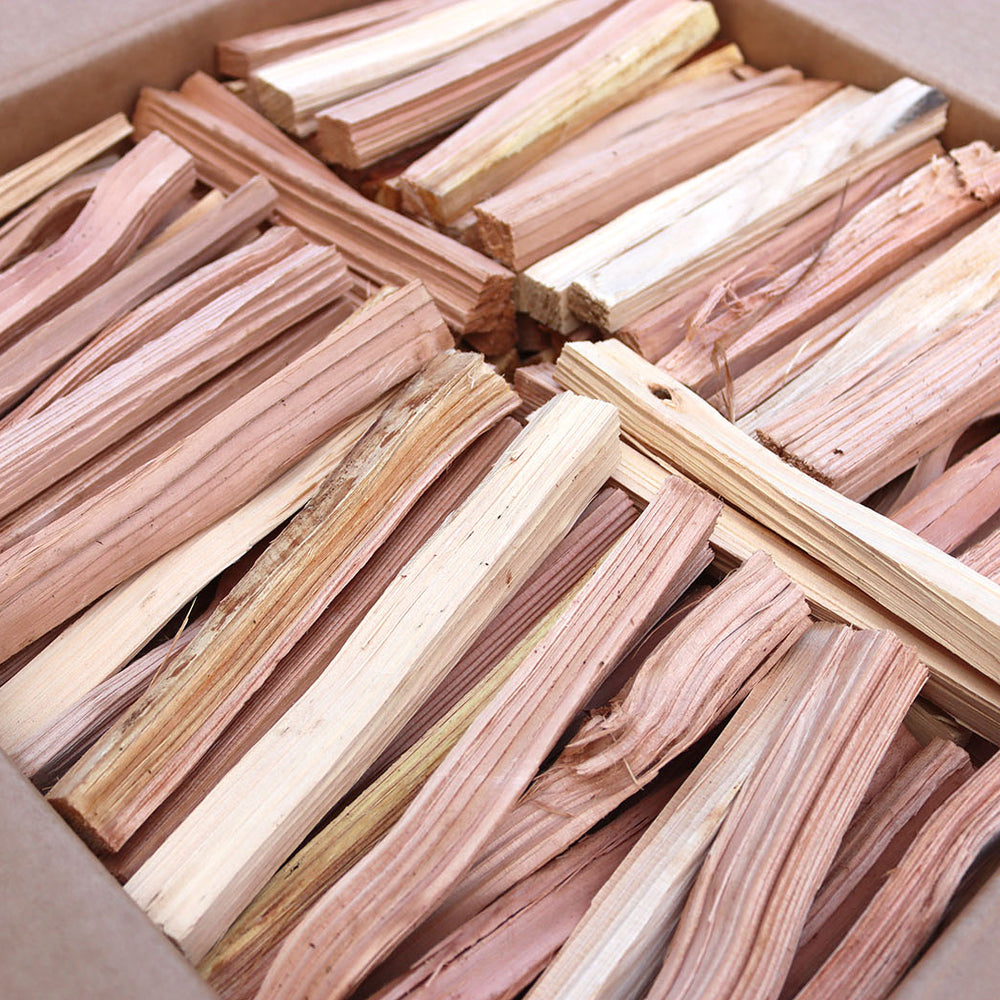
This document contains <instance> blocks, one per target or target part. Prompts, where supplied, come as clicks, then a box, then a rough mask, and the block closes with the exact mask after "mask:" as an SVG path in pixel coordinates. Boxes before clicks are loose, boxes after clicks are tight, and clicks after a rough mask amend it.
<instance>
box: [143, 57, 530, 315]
mask: <svg viewBox="0 0 1000 1000" xmlns="http://www.w3.org/2000/svg"><path fill="white" fill-rule="evenodd" d="M135 119H136V128H137V129H138V131H139V133H140V134H145V133H146V132H147V131H148V130H150V129H151V128H160V129H163V130H164V131H166V132H168V133H170V134H172V135H174V136H175V137H176V138H177V141H178V142H180V143H181V144H182V145H184V146H185V147H186V148H188V149H190V150H191V151H192V153H193V155H194V156H195V158H196V159H197V161H198V167H199V171H201V172H202V173H203V174H204V175H205V176H206V177H208V178H210V179H211V181H212V183H213V184H215V185H216V186H218V187H221V188H222V189H223V190H227V191H228V190H232V189H233V188H234V187H236V186H238V185H239V184H242V183H245V182H246V181H247V179H248V178H249V177H251V176H253V175H254V174H258V173H259V174H261V175H263V176H265V177H266V178H267V179H268V180H269V181H270V182H271V183H272V184H273V185H274V187H275V189H276V190H277V191H278V213H279V215H280V216H281V217H282V218H284V219H285V220H287V221H288V222H291V223H292V224H294V225H298V226H299V227H300V228H301V229H303V230H304V231H305V232H307V233H309V234H310V235H311V236H313V237H315V238H316V239H318V240H319V241H321V242H325V243H335V244H336V246H337V248H338V249H339V250H340V251H341V252H342V253H343V254H344V257H345V258H346V259H347V262H348V263H349V264H350V265H351V267H352V268H353V269H354V270H355V271H357V272H358V273H359V274H361V275H363V276H364V277H366V278H367V279H369V280H372V281H374V282H375V283H376V284H382V283H383V282H390V283H396V282H399V281H400V280H401V279H408V278H420V279H421V280H423V281H424V283H425V284H426V286H427V289H428V291H430V293H431V294H432V295H433V296H434V298H435V300H436V301H437V302H438V304H439V305H440V307H441V309H442V311H443V312H444V315H445V319H446V320H447V321H448V322H449V323H450V324H451V325H452V326H453V327H454V328H455V329H456V330H457V331H458V332H459V333H474V332H478V331H491V330H494V329H500V328H503V327H504V326H510V325H511V324H513V321H514V311H513V303H512V301H511V290H512V286H513V275H511V273H510V272H509V271H508V270H507V269H506V268H504V267H502V266H501V265H499V264H497V263H496V262H495V261H491V260H490V259H489V258H488V257H485V256H483V255H482V254H479V253H476V252H475V251H473V250H469V249H468V248H467V247H462V246H459V245H457V244H456V243H455V242H454V241H453V240H450V239H448V238H447V237H446V236H442V235H441V234H436V233H434V232H431V231H429V230H428V229H427V228H426V227H425V226H421V225H420V224H419V223H416V222H413V221H412V220H408V219H405V218H403V217H402V216H400V215H398V214H397V213H395V212H391V211H389V210H388V209H384V208H382V207H381V206H379V205H375V204H374V203H373V202H370V201H368V200H367V199H366V198H364V197H363V196H362V195H360V194H358V192H356V191H354V190H353V189H352V188H350V187H348V186H347V185H346V184H344V183H343V182H341V181H340V180H339V179H338V178H337V177H335V176H334V175H333V174H332V173H331V172H330V171H329V170H328V169H327V168H325V167H324V166H323V165H322V164H321V163H320V162H319V161H318V160H315V159H313V158H312V157H311V156H310V155H309V154H308V153H306V152H305V150H303V149H302V148H301V147H299V146H298V145H296V144H295V143H294V142H293V141H292V140H290V139H288V138H287V137H286V136H283V135H282V134H281V133H280V132H279V131H278V130H277V129H275V128H274V127H273V126H271V125H270V124H269V123H268V122H267V121H266V120H265V119H263V118H261V116H260V115H258V114H256V113H255V112H253V111H251V110H250V109H249V108H247V107H246V106H245V105H243V104H242V103H241V102H240V101H239V99H238V98H235V97H233V96H232V95H231V94H229V93H228V92H227V91H226V89H225V88H224V87H221V86H220V85H219V84H217V83H215V82H214V81H212V80H211V79H209V78H208V77H206V76H205V75H204V74H196V75H195V76H193V77H191V78H189V79H188V80H187V81H186V83H185V84H184V87H183V93H182V94H180V95H178V94H167V93H164V92H162V91H155V90H149V89H147V90H144V91H143V92H142V94H141V95H140V98H139V103H138V105H137V106H136V112H135ZM223 137H224V138H223Z"/></svg>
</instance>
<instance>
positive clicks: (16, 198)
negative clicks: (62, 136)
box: [0, 114, 132, 219]
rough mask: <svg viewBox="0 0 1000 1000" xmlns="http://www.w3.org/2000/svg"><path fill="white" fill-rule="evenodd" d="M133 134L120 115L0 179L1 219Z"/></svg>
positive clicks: (61, 144)
mask: <svg viewBox="0 0 1000 1000" xmlns="http://www.w3.org/2000/svg"><path fill="white" fill-rule="evenodd" d="M131 134H132V126H131V124H129V120H128V119H127V118H126V117H125V115H123V114H116V115H112V116H111V117H110V118H105V119H104V121H102V122H98V123H97V124H96V125H94V126H92V127H91V128H89V129H87V130H86V131H85V132H81V133H80V134H79V135H75V136H73V137H72V138H70V139H67V140H66V141H65V142H61V143H60V144H59V145H58V146H54V147H53V148H52V149H50V150H48V152H45V153H42V154H41V155H40V156H36V157H35V158H34V159H33V160H29V161H28V162H27V163H25V164H23V165H22V166H20V167H16V168H15V169H14V170H11V171H10V172H9V173H6V174H4V175H3V176H2V177H0V219H2V218H5V217H6V216H8V215H10V213H11V212H13V211H15V210H16V209H18V208H20V207H21V206H22V205H26V204H27V203H28V202H29V201H31V199H32V198H35V197H37V196H38V195H40V194H41V193H42V192H43V191H45V190H47V189H48V188H50V187H51V186H52V185H53V184H55V183H56V182H57V181H60V180H62V179H63V178H64V177H66V176H68V175H69V174H71V173H73V171H74V170H76V169H78V168H79V167H82V166H83V165H84V164H85V163H89V162H90V161H91V160H93V159H94V158H95V157H97V156H100V154H101V153H103V152H105V151H106V150H109V149H110V148H111V147H112V146H114V145H115V143H117V142H121V140H122V139H126V138H128V136H130V135H131Z"/></svg>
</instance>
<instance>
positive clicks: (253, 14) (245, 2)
mask: <svg viewBox="0 0 1000 1000" xmlns="http://www.w3.org/2000/svg"><path fill="white" fill-rule="evenodd" d="M356 5H357V0H339V2H338V0H283V2H282V3H273V2H268V0H187V2H174V3H173V4H171V3H169V2H168V3H166V4H164V2H163V0H128V2H127V3H126V2H125V0H118V2H117V3H116V2H114V0H59V2H50V3H43V4H37V3H30V2H29V0H16V9H12V10H7V11H5V18H4V32H3V35H2V37H0V136H2V141H0V171H4V170H7V169H10V168H11V167H13V166H16V165H18V164H19V163H22V162H23V161H24V160H26V159H28V158H30V157H31V156H35V155H37V154H38V153H40V152H42V151H44V150H46V149H48V148H50V147H51V146H53V145H55V144H56V143H57V142H60V141H62V140H63V139H65V138H67V137H69V136H71V135H74V134H76V133H77V132H79V131H81V130H82V129H84V128H86V127H88V126H90V125H92V124H94V122H96V121H98V120H100V119H101V118H103V117H106V116H107V115H109V114H111V113H113V112H115V111H119V110H122V109H124V110H127V111H128V110H131V107H132V104H133V103H134V100H135V97H136V95H137V94H138V90H139V87H140V86H141V85H144V84H148V85H154V86H162V87H174V86H176V85H177V84H178V83H179V82H180V81H181V80H182V79H183V78H184V77H185V76H186V75H187V74H189V73H190V72H192V71H194V70H195V69H211V68H212V58H213V57H212V49H213V45H214V43H215V42H216V41H218V40H221V39H223V38H228V37H233V36H235V35H238V34H242V33H244V32H248V31H255V30H258V29H259V28H262V27H267V26H270V25H273V24H281V23H289V22H292V21H297V20H304V19H307V18H310V17H316V16H319V15H321V14H324V13H330V12H332V11H335V10H339V9H342V8H344V7H348V6H356ZM716 7H717V8H718V10H719V13H720V16H721V18H722V22H723V30H724V32H725V34H726V36H727V37H729V38H733V39H736V40H738V41H739V43H740V44H741V46H742V47H743V49H744V51H745V53H746V54H747V58H748V59H749V60H750V61H751V62H753V63H754V64H756V65H759V66H761V67H762V68H768V67H771V66H776V65H780V64H782V63H786V62H787V63H791V64H793V65H796V66H798V67H800V68H802V69H804V70H805V71H807V72H808V73H810V74H812V75H815V76H827V77H830V78H833V79H841V80H846V81H849V82H851V83H856V84H858V85H860V86H865V87H881V86H885V85H886V84H887V83H889V82H891V81H892V80H893V79H895V78H896V77H898V76H899V75H901V74H906V75H910V76H914V77H916V78H918V79H920V80H922V81H924V82H926V83H930V84H932V85H934V86H936V87H938V88H939V89H941V90H942V91H943V92H944V93H946V94H947V95H948V96H949V98H950V99H951V109H950V114H949V129H948V132H947V134H946V139H947V142H948V143H949V144H952V145H958V144H961V143H965V142H969V141H971V140H972V139H977V138H978V139H985V140H987V141H989V142H991V143H992V144H994V145H1000V74H997V73H996V72H995V68H994V66H995V63H994V49H995V47H996V46H995V43H996V42H997V41H998V40H1000V5H995V4H994V3H992V2H991V0H964V2H963V4H961V5H960V7H957V8H956V6H949V5H947V4H940V3H935V2H934V0H894V2H893V4H891V5H889V4H885V5H883V4H877V3H871V2H870V0H837V2H836V3H829V0H716ZM42 53H44V61H42V60H40V59H39V55H40V54H42ZM0 878H2V882H0V885H2V891H3V897H2V902H0V990H2V993H3V996H4V997H5V998H9V1000H29V998H30V1000H38V998H45V1000H62V998H67V1000H69V998H73V1000H90V998H91V997H93V998H97V997H100V998H102V1000H117V998H121V1000H126V998H128V1000H131V998H143V1000H159V998H160V997H162V998H164V1000H167V998H170V1000H188V998H190V1000H204V998H205V997H208V996H210V995H211V993H210V991H208V990H207V988H206V987H205V986H204V985H203V984H202V983H201V982H200V980H199V979H198V977H197V976H196V974H195V973H194V972H193V971H192V970H191V969H190V967H189V966H188V965H187V963H186V962H185V961H184V959H183V958H182V957H181V956H180V954H179V953H178V952H177V951H176V950H175V949H174V948H173V946H172V945H170V944H169V942H167V940H166V939H165V938H164V937H163V936H162V935H161V934H159V932H157V931H156V930H155V929H154V928H153V927H152V925H151V924H149V923H148V921H147V920H146V919H145V917H144V916H143V914H142V913H141V912H140V911H139V910H138V909H137V908H136V907H134V906H133V904H132V903H131V902H130V900H129V899H128V897H127V896H126V895H125V894H124V893H123V892H122V891H121V889H120V888H119V887H118V886H117V883H115V882H114V881H113V880H112V879H111V878H110V877H109V876H108V875H107V874H106V873H105V872H104V869H103V868H102V867H101V865H100V864H99V863H98V862H97V861H96V859H94V857H93V856H92V855H90V853H89V852H88V851H87V849H86V848H85V847H84V846H83V845H82V843H81V842H79V841H78V840H77V839H76V838H75V836H74V835H73V834H72V833H71V832H70V831H69V829H68V828H67V827H66V826H65V825H64V824H63V822H62V820H61V819H59V817H58V816H57V815H56V814H55V813H54V812H53V811H51V810H50V809H49V808H48V806H47V805H46V804H45V803H44V802H43V800H42V799H41V798H40V797H39V796H38V794H37V793H36V792H35V791H34V790H33V789H32V787H31V786H30V785H29V784H28V783H27V782H25V781H24V779H23V778H21V777H20V775H19V774H17V772H16V771H15V769H14V768H13V767H12V765H11V764H10V763H9V762H8V761H7V760H6V759H5V758H3V757H2V755H0ZM998 920H1000V878H993V879H992V880H991V881H990V882H988V883H987V885H986V886H985V887H984V888H983V889H982V890H981V891H980V892H979V894H978V895H977V896H976V897H975V898H974V899H973V901H972V902H971V903H970V904H969V905H968V906H967V907H966V908H965V910H964V911H963V912H962V913H961V914H960V915H959V917H958V918H957V919H956V920H955V921H954V922H953V924H952V925H951V926H950V927H949V928H948V929H947V931H946V932H945V933H944V934H943V935H942V937H941V939H940V940H939V941H938V942H937V943H936V944H935V945H934V946H933V947H932V948H931V949H929V951H928V952H927V954H926V955H925V956H924V958H923V959H922V960H921V961H920V962H919V963H918V964H917V966H916V967H915V968H914V969H913V970H912V971H911V973H910V974H909V976H908V977H907V978H906V980H905V981H904V982H903V984H902V985H901V986H900V987H899V989H898V990H897V992H896V993H895V994H894V1000H938V998H940V1000H946V998H947V1000H950V998H952V997H954V996H961V997H963V1000H980V998H981V1000H992V998H993V997H995V996H996V994H997V989H996V983H997V982H998V981H1000V953H998V952H997V949H996V948H995V947H993V946H992V945H993V944H994V940H993V939H994V932H993V928H994V927H995V926H996V924H997V922H998Z"/></svg>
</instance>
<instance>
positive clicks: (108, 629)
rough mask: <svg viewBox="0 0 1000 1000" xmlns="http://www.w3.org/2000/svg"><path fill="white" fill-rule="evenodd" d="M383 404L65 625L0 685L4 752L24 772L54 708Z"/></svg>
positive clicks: (256, 530) (303, 496)
mask: <svg viewBox="0 0 1000 1000" xmlns="http://www.w3.org/2000/svg"><path fill="white" fill-rule="evenodd" d="M380 408H381V407H380V404H376V406H375V407H369V408H368V409H367V410H365V411H364V412H362V413H361V414H359V415H358V416H357V417H355V418H353V419H351V420H349V421H347V422H346V423H345V424H344V425H343V426H342V427H340V428H338V429H337V431H336V432H335V433H334V434H333V435H332V436H331V437H330V438H329V440H327V441H324V442H322V443H321V444H320V445H319V446H318V447H317V448H316V449H315V450H314V451H313V452H311V453H310V454H309V455H307V456H306V457H305V458H304V459H302V460H301V461H300V462H299V463H298V464H296V465H295V466H294V467H293V468H291V469H289V471H288V472H286V473H285V474H284V475H283V476H281V478H279V479H278V480H277V481H275V482H274V483H272V484H271V485H270V486H268V487H266V488H265V489H263V490H262V491H261V492H260V493H258V494H257V495H256V496H254V497H252V498H251V499H250V500H248V501H247V502H246V503H245V504H243V505H242V506H241V507H239V508H238V509H237V510H235V511H233V512H232V513H231V514H229V515H227V516H226V517H223V518H221V519H220V520H219V521H217V522H216V523H214V524H212V525H210V526H209V527H207V528H205V529H204V530H203V531H201V532H199V533H198V534H197V535H195V536H193V537H192V538H190V539H188V540H187V541H186V542H184V543H182V544H181V545H179V546H178V547H177V548H175V549H172V550H171V551H170V552H167V553H166V554H165V555H163V556H161V557H160V558H159V559H157V560H156V561H155V562H153V563H151V564H150V565H149V566H147V567H146V569H144V570H142V571H141V572H140V573H137V574H136V575H135V576H134V577H132V579H130V580H126V581H125V582H124V583H121V584H119V585H118V586H117V587H116V588H115V589H114V590H112V591H110V593H108V594H105V596H104V597H102V598H101V599H100V600H99V601H97V602H96V603H94V604H93V605H91V607H89V608H88V609H87V610H86V611H84V612H83V614H81V615H80V616H79V617H78V618H77V619H76V620H75V621H73V622H71V623H70V624H68V625H67V626H65V628H64V629H63V630H62V631H61V632H60V633H59V634H58V635H57V636H56V637H55V638H54V639H53V640H52V641H51V642H49V643H48V644H47V645H46V646H45V648H44V649H42V650H41V651H40V652H38V653H37V654H36V655H35V656H34V657H33V658H32V659H31V660H30V661H29V662H28V663H26V664H25V665H24V667H22V669H21V670H20V671H19V673H18V674H17V675H16V676H15V677H13V678H11V679H10V680H9V681H7V682H6V683H5V684H4V685H3V686H2V687H0V747H2V748H3V750H4V752H5V753H6V754H7V756H8V757H10V758H11V760H13V761H14V762H15V763H17V764H18V766H20V767H21V769H22V770H24V771H25V773H27V772H28V767H29V764H28V761H29V759H30V758H32V757H33V756H35V755H36V750H35V744H36V742H37V741H38V740H40V739H42V733H43V732H44V731H45V730H47V729H48V728H50V727H51V726H52V725H53V724H54V722H55V720H56V718H57V717H58V716H59V715H60V714H61V713H62V714H65V713H66V712H68V711H70V709H71V708H72V706H73V705H74V704H75V703H77V702H78V701H79V700H80V699H82V698H84V697H85V696H86V695H87V693H88V692H89V691H91V690H92V689H93V688H94V686H95V685H99V684H101V683H103V682H104V681H105V680H107V679H108V678H110V677H112V675H114V673H115V671H116V670H119V669H120V668H121V667H124V666H125V664H126V663H128V661H129V660H130V659H131V658H132V657H133V656H135V654H136V653H138V652H139V650H141V649H142V647H143V646H144V645H145V644H146V643H147V642H148V641H149V640H150V639H151V638H152V637H153V636H154V635H156V633H157V632H158V631H159V630H160V629H161V628H162V627H163V626H164V625H166V624H167V622H169V621H170V619H171V617H172V616H173V615H175V614H176V613H177V612H178V611H179V610H180V609H181V608H182V607H184V605H185V604H186V603H187V602H189V601H190V600H191V599H192V598H193V597H194V596H195V595H196V594H198V593H199V591H201V590H202V589H203V588H204V587H206V586H208V584H209V583H210V582H211V581H212V579H213V578H214V577H216V576H218V574H219V573H221V572H222V571H223V570H224V569H225V568H226V567H227V566H229V565H231V564H232V563H233V562H235V561H236V560H237V559H238V558H240V556H242V555H243V554H244V553H246V552H248V551H249V550H250V549H251V548H252V547H253V546H254V545H255V544H256V543H257V542H258V541H260V539H262V538H264V537H265V536H266V535H267V534H268V533H269V532H271V531H273V530H274V529H275V528H277V527H278V526H279V525H280V524H281V523H282V522H283V521H285V520H287V519H288V518H289V517H290V516H291V515H292V514H294V513H295V511H296V510H297V509H298V508H299V507H301V506H302V505H303V504H304V503H305V502H306V501H307V500H308V499H309V497H310V496H311V495H312V494H313V492H314V491H315V490H316V488H317V487H318V486H319V484H320V483H321V482H322V481H323V479H325V478H326V476H327V475H328V474H329V473H330V472H332V471H333V469H334V468H336V466H338V465H339V464H340V462H341V461H342V460H343V459H344V457H345V456H346V454H347V453H348V452H349V451H350V449H351V448H352V447H353V446H354V444H355V443H356V442H357V441H358V439H359V438H360V437H361V435H362V434H364V432H365V431H366V430H367V429H368V427H369V426H370V425H371V424H372V422H373V421H374V420H375V417H376V415H377V412H378V409H380ZM178 652H180V650H178Z"/></svg>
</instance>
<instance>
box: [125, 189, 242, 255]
mask: <svg viewBox="0 0 1000 1000" xmlns="http://www.w3.org/2000/svg"><path fill="white" fill-rule="evenodd" d="M191 199H192V201H193V204H192V205H191V207H190V208H188V209H186V210H185V211H184V212H181V214H180V215H178V216H177V218H176V219H174V220H173V221H171V222H170V223H168V224H167V225H165V226H163V228H161V229H160V230H159V232H157V233H156V234H155V235H153V236H152V237H151V238H150V239H148V240H147V241H146V242H145V243H143V245H142V246H141V247H140V248H139V252H138V253H137V254H136V258H139V257H141V256H142V255H143V254H146V253H149V251H150V250H153V249H155V248H156V247H158V246H160V245H161V244H163V243H166V242H167V240H169V239H171V238H172V237H174V236H176V235H177V234H178V233H179V232H181V231H182V230H184V229H186V228H187V227H188V226H190V225H191V224H192V223H194V222H197V221H198V220H199V219H201V218H203V217H204V216H206V215H208V213H209V212H211V211H213V210H214V209H216V208H218V207H219V206H220V205H221V204H222V203H223V202H224V201H225V200H226V196H225V195H224V194H223V193H222V192H221V191H220V190H219V189H218V188H212V189H211V191H209V192H208V194H206V195H204V196H203V197H201V198H198V199H197V200H195V199H194V195H192V196H191ZM248 235H249V236H251V237H252V235H253V232H252V231H251V232H250V233H248Z"/></svg>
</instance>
